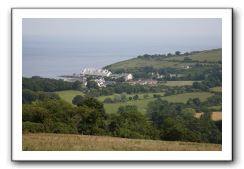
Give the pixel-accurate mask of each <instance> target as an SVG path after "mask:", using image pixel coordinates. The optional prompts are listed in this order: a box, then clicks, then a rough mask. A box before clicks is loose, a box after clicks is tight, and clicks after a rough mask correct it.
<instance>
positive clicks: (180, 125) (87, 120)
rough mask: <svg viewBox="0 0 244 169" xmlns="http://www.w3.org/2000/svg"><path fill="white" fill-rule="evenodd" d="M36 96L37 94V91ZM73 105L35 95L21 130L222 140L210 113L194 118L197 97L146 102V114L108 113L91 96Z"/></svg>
mask: <svg viewBox="0 0 244 169" xmlns="http://www.w3.org/2000/svg"><path fill="white" fill-rule="evenodd" d="M37 95H38V94H37ZM72 103H73V105H72V104H70V103H67V102H65V101H63V100H61V99H60V98H59V97H45V98H44V99H40V98H39V97H37V98H36V100H35V101H32V102H27V103H24V104H23V108H22V110H23V111H22V113H23V114H22V120H23V128H22V129H23V132H33V133H35V132H47V133H72V134H84V135H109V136H116V137H125V138H141V139H161V140H171V141H193V142H209V143H221V141H222V140H221V130H222V128H220V127H221V125H222V124H221V122H218V123H216V122H213V121H212V120H211V119H210V112H208V111H206V112H205V114H204V115H203V116H202V117H201V118H200V119H197V118H195V117H194V113H195V111H196V110H195V109H197V107H199V106H200V105H201V103H200V101H199V100H196V99H195V100H191V101H189V103H187V104H183V103H182V104H176V103H168V102H167V101H163V100H161V99H160V98H158V99H156V100H155V101H152V102H150V103H149V105H148V108H147V113H146V114H142V113H141V112H139V111H138V109H137V107H136V106H133V105H132V106H121V107H120V108H119V109H118V112H117V113H114V114H107V113H106V112H105V110H104V105H103V103H102V102H100V101H98V100H97V99H95V98H94V97H90V96H79V95H78V96H76V97H74V99H73V101H72Z"/></svg>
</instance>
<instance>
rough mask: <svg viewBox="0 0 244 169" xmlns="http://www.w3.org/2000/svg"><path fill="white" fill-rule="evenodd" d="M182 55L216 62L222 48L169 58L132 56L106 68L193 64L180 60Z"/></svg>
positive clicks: (180, 66) (165, 66) (219, 58)
mask: <svg viewBox="0 0 244 169" xmlns="http://www.w3.org/2000/svg"><path fill="white" fill-rule="evenodd" d="M184 57H189V58H190V59H192V60H193V61H199V62H204V61H208V62H217V61H221V60H222V50H221V49H215V50H209V51H202V52H199V53H195V54H191V55H188V56H172V57H170V58H160V59H157V58H156V59H144V58H133V59H129V60H125V61H121V62H117V63H114V64H111V65H108V66H107V68H108V69H109V70H111V71H115V70H118V69H126V70H129V71H133V70H135V69H138V68H142V67H153V68H180V69H182V67H184V66H187V65H193V64H195V63H192V62H182V61H183V60H184Z"/></svg>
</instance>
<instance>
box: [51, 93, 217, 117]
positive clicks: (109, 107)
mask: <svg viewBox="0 0 244 169" xmlns="http://www.w3.org/2000/svg"><path fill="white" fill-rule="evenodd" d="M55 93H57V94H58V95H59V96H60V97H61V99H63V100H65V101H67V102H69V103H72V99H73V98H74V97H75V96H76V95H84V94H83V93H82V92H79V91H75V90H66V91H59V92H55ZM153 94H160V95H161V96H163V95H164V94H163V93H148V96H149V97H148V98H146V99H144V98H143V95H144V93H141V94H138V96H139V99H138V100H132V101H126V102H118V103H104V108H105V111H106V112H107V113H116V112H117V111H118V108H119V107H120V106H126V105H135V106H137V107H138V110H139V111H140V112H141V113H146V110H147V105H148V103H149V102H151V101H153V100H155V98H154V97H153ZM134 95H136V94H131V95H129V94H127V99H128V97H129V96H134ZM212 95H213V93H210V92H191V93H183V94H176V95H171V96H164V97H161V99H163V100H167V101H168V102H172V103H186V102H187V100H188V99H189V98H199V99H200V100H201V101H205V100H206V99H207V98H208V97H211V96H212ZM107 97H110V98H112V99H113V98H114V95H110V96H100V97H97V99H98V100H99V101H101V102H102V101H103V100H104V99H105V98H107ZM215 108H218V107H215Z"/></svg>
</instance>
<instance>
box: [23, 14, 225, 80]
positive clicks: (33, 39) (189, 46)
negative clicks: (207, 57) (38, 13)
mask: <svg viewBox="0 0 244 169" xmlns="http://www.w3.org/2000/svg"><path fill="white" fill-rule="evenodd" d="M221 27H222V23H221V19H156V18H155V19H136V18H135V19H70V18H68V19H64V18H60V19H50V18H47V19H44V18H43V19H42V18H33V19H29V18H26V19H23V72H24V74H25V75H32V74H34V73H35V75H36V74H42V72H43V71H44V68H45V71H46V72H45V74H48V73H50V72H51V71H52V70H50V69H56V70H53V72H54V71H56V72H60V71H61V70H64V68H66V69H68V68H69V69H70V70H69V71H70V72H71V71H74V70H75V71H76V70H77V69H78V70H79V69H80V68H81V67H86V66H87V65H89V66H94V67H103V66H106V65H107V64H111V63H114V62H117V61H120V60H125V59H129V58H132V57H137V56H138V55H143V54H146V53H147V54H164V53H168V52H175V51H177V50H179V51H182V52H186V51H193V50H206V49H213V48H221V44H222V36H221V35H222V28H221ZM47 59H48V60H47ZM88 63H89V64H88ZM82 64H83V65H82ZM70 65H72V66H70ZM74 65H76V68H74V67H75V66H74ZM58 66H60V67H59V68H58ZM71 68H73V69H72V70H71ZM65 71H66V72H67V71H68V70H65Z"/></svg>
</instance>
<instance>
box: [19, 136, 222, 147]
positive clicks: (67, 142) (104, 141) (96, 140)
mask: <svg viewBox="0 0 244 169" xmlns="http://www.w3.org/2000/svg"><path fill="white" fill-rule="evenodd" d="M22 149H23V151H221V150H222V146H221V145H220V144H208V143H194V142H180V141H160V140H143V139H127V138H119V137H108V136H88V135H75V134H51V133H45V134H44V133H38V134H23V146H22Z"/></svg>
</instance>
